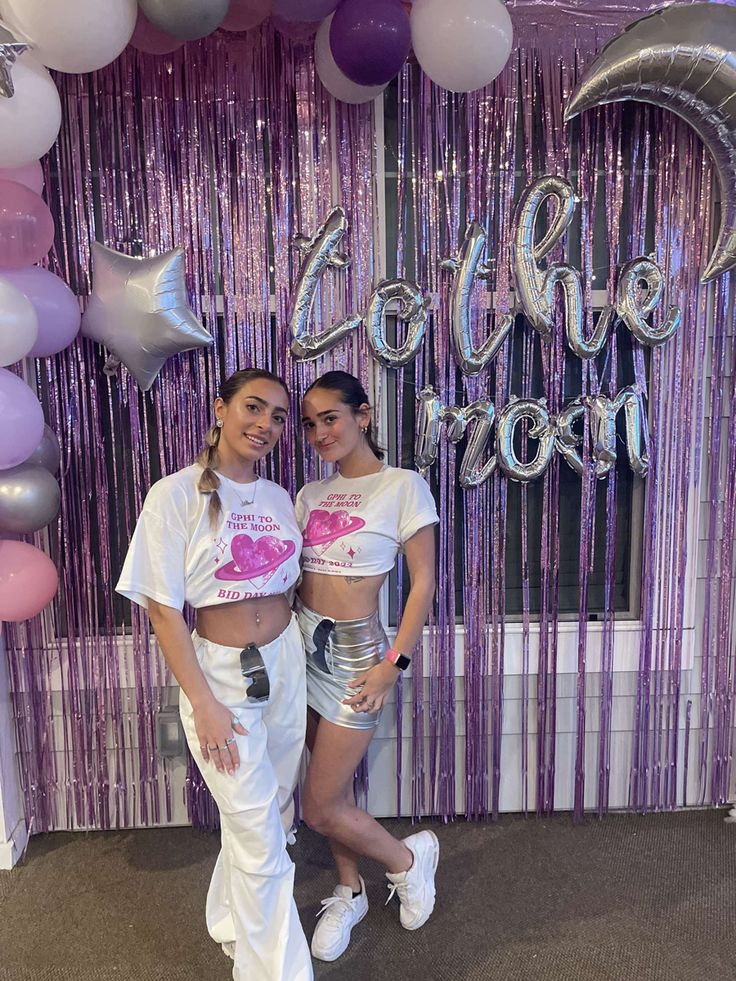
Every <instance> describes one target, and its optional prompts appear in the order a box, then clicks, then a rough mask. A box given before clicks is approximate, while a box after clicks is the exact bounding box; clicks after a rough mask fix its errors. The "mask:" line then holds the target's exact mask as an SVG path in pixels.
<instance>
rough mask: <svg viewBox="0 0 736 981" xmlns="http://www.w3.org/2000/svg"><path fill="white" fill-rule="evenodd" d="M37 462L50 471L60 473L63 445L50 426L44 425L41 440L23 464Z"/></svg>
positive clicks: (27, 464)
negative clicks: (60, 444) (61, 445)
mask: <svg viewBox="0 0 736 981" xmlns="http://www.w3.org/2000/svg"><path fill="white" fill-rule="evenodd" d="M32 464H36V465H37V466H39V467H43V468H44V470H48V472H49V473H58V472H59V466H60V464H61V447H60V446H59V438H58V436H57V435H56V433H55V432H54V430H53V429H52V428H51V427H50V426H44V427H43V436H42V437H41V442H40V443H39V444H38V446H37V447H36V449H35V450H34V451H33V453H31V455H30V456H29V457H28V458H27V459H26V460H24V462H23V466H24V467H25V466H29V465H32Z"/></svg>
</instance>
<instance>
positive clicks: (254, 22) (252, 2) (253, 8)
mask: <svg viewBox="0 0 736 981" xmlns="http://www.w3.org/2000/svg"><path fill="white" fill-rule="evenodd" d="M271 2H272V0H231V3H230V9H229V10H228V12H227V14H225V19H224V20H223V22H222V23H221V24H220V27H221V28H222V30H223V31H250V30H251V29H252V28H253V27H258V25H259V24H262V23H263V21H264V20H265V19H266V18H267V17H268V15H269V14H270V13H271Z"/></svg>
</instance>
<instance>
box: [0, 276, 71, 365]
mask: <svg viewBox="0 0 736 981" xmlns="http://www.w3.org/2000/svg"><path fill="white" fill-rule="evenodd" d="M0 276H3V277H4V278H5V279H8V280H10V282H11V283H12V284H13V286H16V287H17V288H18V289H19V290H20V291H21V293H25V295H26V296H27V297H28V299H29V300H30V301H31V303H32V304H33V307H34V309H35V311H36V316H37V317H38V337H37V338H36V343H35V344H34V345H33V347H32V348H31V350H30V351H29V352H28V357H29V358H46V357H48V356H49V355H50V354H57V353H58V352H59V351H63V350H64V348H65V347H68V346H69V345H70V344H71V342H72V341H73V340H74V338H75V337H76V336H77V334H78V333H79V325H80V322H81V319H82V314H81V311H80V309H79V300H78V299H77V298H76V296H75V295H74V293H72V291H71V290H70V289H69V287H68V286H67V285H66V283H65V282H64V280H63V279H59V277H58V276H55V275H54V274H53V273H52V272H49V271H48V269H41V268H40V266H31V267H30V268H28V269H6V270H5V271H4V272H2V273H0Z"/></svg>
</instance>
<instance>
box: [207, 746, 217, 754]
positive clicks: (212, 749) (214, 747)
mask: <svg viewBox="0 0 736 981" xmlns="http://www.w3.org/2000/svg"><path fill="white" fill-rule="evenodd" d="M207 749H208V750H209V751H210V753H214V752H215V750H217V752H218V753H219V752H220V747H219V746H208V747H207Z"/></svg>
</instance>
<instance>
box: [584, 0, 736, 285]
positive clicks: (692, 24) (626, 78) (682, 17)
mask: <svg viewBox="0 0 736 981" xmlns="http://www.w3.org/2000/svg"><path fill="white" fill-rule="evenodd" d="M627 100H634V101H637V102H650V103H652V104H653V105H655V106H662V107H664V108H665V109H670V110H672V112H674V113H676V114H677V115H678V116H681V117H682V119H684V120H685V121H686V122H687V123H689V124H690V126H692V128H693V129H694V130H695V132H696V133H697V134H698V136H700V138H701V139H702V140H703V142H704V143H705V145H706V146H707V147H708V149H709V150H710V152H711V154H712V156H713V160H714V161H715V165H716V170H717V172H718V178H719V181H720V185H721V225H720V229H719V232H718V240H717V242H716V245H715V248H714V250H713V254H712V256H711V257H710V260H709V262H708V266H707V268H706V270H705V272H704V273H703V276H702V278H701V282H703V283H707V282H710V281H711V280H713V279H717V278H718V277H719V276H721V275H722V274H723V273H725V272H727V271H728V270H729V269H732V268H733V267H734V266H736V9H734V7H732V6H728V5H726V4H718V3H693V4H689V5H687V6H684V5H682V6H674V7H666V8H665V9H663V10H659V11H657V12H656V13H654V14H651V15H649V16H648V17H643V18H642V19H641V20H637V21H635V22H634V23H633V24H632V25H631V26H630V27H628V28H627V29H626V30H625V31H624V33H623V34H621V35H619V36H618V37H615V38H614V39H613V40H612V41H610V42H609V43H608V44H607V45H606V47H605V48H604V49H603V51H602V52H601V54H600V55H599V56H598V58H596V60H595V61H594V62H593V63H592V64H591V65H590V67H589V68H588V69H587V70H586V71H585V72H584V74H583V77H582V79H581V80H580V82H579V84H578V85H577V87H576V88H575V90H574V92H573V93H572V96H571V97H570V101H569V103H568V105H567V108H566V110H565V121H566V122H567V121H569V120H570V119H572V118H573V117H574V116H577V115H578V114H579V113H581V112H583V111H584V110H586V109H591V108H593V107H594V106H599V105H604V104H605V103H610V102H623V101H627Z"/></svg>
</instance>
